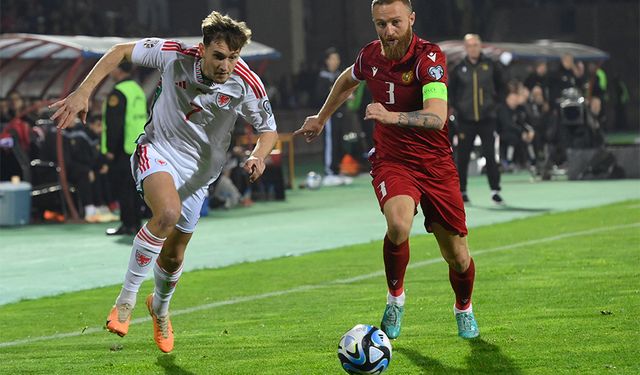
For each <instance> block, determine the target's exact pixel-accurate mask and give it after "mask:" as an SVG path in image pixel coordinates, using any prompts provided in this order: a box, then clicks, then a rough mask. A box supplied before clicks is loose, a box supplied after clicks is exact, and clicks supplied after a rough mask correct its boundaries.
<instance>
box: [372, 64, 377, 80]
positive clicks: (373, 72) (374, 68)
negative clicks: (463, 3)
mask: <svg viewBox="0 0 640 375" xmlns="http://www.w3.org/2000/svg"><path fill="white" fill-rule="evenodd" d="M371 73H372V74H373V76H374V77H375V76H376V73H378V68H376V67H375V66H372V67H371Z"/></svg>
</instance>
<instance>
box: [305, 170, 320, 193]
mask: <svg viewBox="0 0 640 375" xmlns="http://www.w3.org/2000/svg"><path fill="white" fill-rule="evenodd" d="M304 183H305V186H306V188H307V189H311V190H316V189H320V186H321V185H322V176H320V175H319V174H317V173H316V172H313V171H312V172H309V173H307V178H306V180H305V181H304Z"/></svg>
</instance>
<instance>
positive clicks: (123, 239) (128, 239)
mask: <svg viewBox="0 0 640 375" xmlns="http://www.w3.org/2000/svg"><path fill="white" fill-rule="evenodd" d="M133 237H135V236H134V235H124V236H118V239H117V240H116V243H117V244H120V245H131V246H133Z"/></svg>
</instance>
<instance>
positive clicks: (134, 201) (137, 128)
mask: <svg viewBox="0 0 640 375" xmlns="http://www.w3.org/2000/svg"><path fill="white" fill-rule="evenodd" d="M132 68H133V66H132V64H130V63H122V64H120V65H119V66H118V68H117V69H115V70H114V71H113V72H112V73H111V77H112V78H113V80H114V81H115V82H116V85H115V86H114V88H113V90H112V91H111V93H109V96H108V97H107V99H106V101H105V103H104V105H103V121H102V124H103V128H102V142H101V150H102V153H103V154H104V155H105V156H106V158H107V160H108V161H109V174H110V181H111V186H113V187H114V188H115V189H116V192H115V193H116V197H117V200H118V203H119V204H120V221H121V225H120V226H119V227H118V228H109V229H107V235H123V234H126V235H135V234H136V233H137V232H138V230H140V228H141V226H142V213H141V206H142V199H141V198H140V196H139V195H138V192H137V190H136V185H135V182H134V180H133V178H132V177H131V163H130V158H131V155H132V154H133V153H134V152H135V149H136V143H135V141H136V139H137V138H138V136H139V135H140V134H142V133H143V132H144V125H145V122H146V120H147V98H146V96H145V94H144V91H143V90H142V87H140V85H139V84H138V83H137V82H135V81H134V80H133V79H132V78H131V70H132Z"/></svg>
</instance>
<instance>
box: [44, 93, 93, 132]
mask: <svg viewBox="0 0 640 375" xmlns="http://www.w3.org/2000/svg"><path fill="white" fill-rule="evenodd" d="M49 108H53V109H56V108H57V109H58V110H57V111H56V113H54V114H53V116H51V120H54V121H56V120H58V129H64V128H66V127H68V126H69V125H71V124H73V121H74V120H75V119H76V116H77V115H80V119H81V120H82V123H83V124H86V123H87V113H88V112H89V97H88V96H86V95H84V94H82V93H80V92H78V91H74V92H72V93H71V94H69V96H67V97H66V98H64V99H62V100H59V101H57V102H55V103H53V104H51V105H50V106H49Z"/></svg>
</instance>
